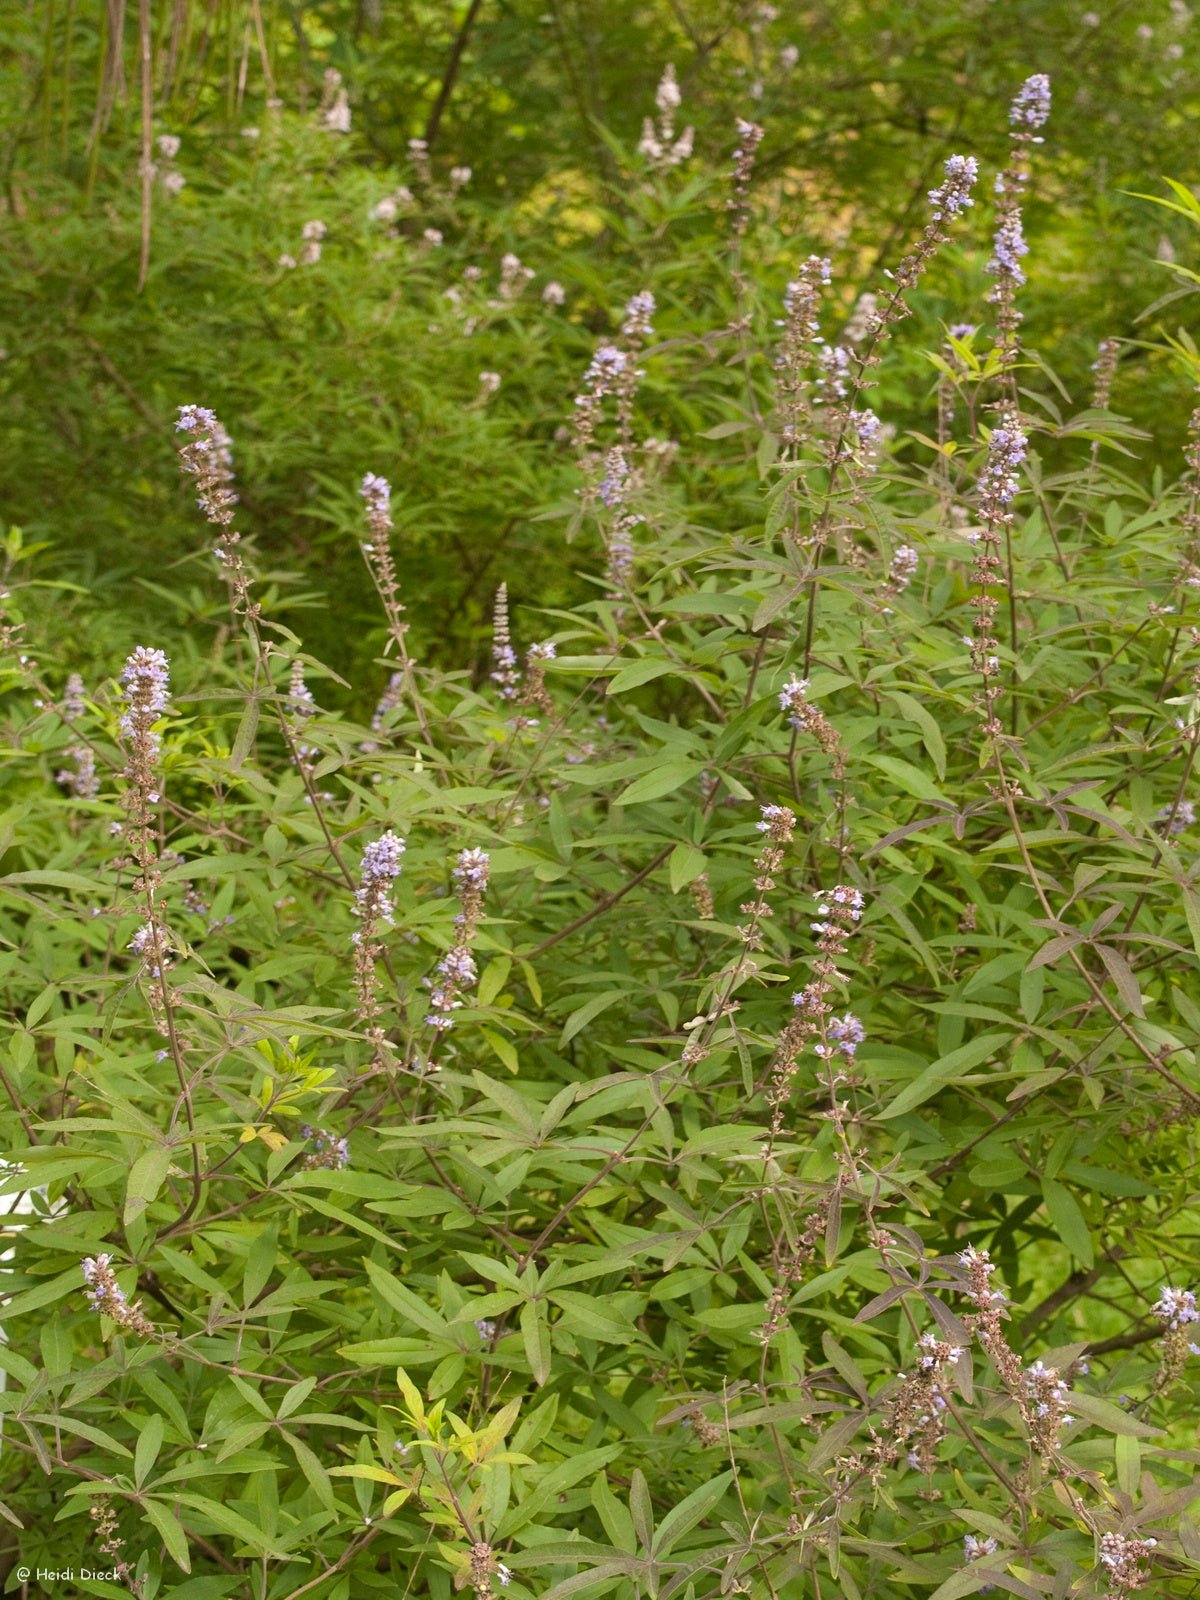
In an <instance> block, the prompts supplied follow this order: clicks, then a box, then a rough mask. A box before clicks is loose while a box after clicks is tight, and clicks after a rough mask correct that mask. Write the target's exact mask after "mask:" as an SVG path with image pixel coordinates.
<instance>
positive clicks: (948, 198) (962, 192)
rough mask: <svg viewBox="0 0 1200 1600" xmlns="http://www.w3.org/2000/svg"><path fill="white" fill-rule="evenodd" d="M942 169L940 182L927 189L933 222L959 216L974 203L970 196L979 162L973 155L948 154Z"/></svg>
mask: <svg viewBox="0 0 1200 1600" xmlns="http://www.w3.org/2000/svg"><path fill="white" fill-rule="evenodd" d="M944 171H945V177H944V178H943V180H942V182H941V183H940V184H939V185H938V187H937V188H936V189H930V191H929V203H930V205H931V206H932V207H933V220H934V221H935V222H941V221H942V220H943V219H944V218H952V217H957V216H960V215H961V214H962V212H964V211H965V210H966V209H967V207H968V206H970V205H974V204H975V202H974V200H972V198H971V190H972V189H973V188H974V186H975V180H976V179H977V178H978V176H979V163H978V161H976V159H975V157H974V156H948V157H947V158H946V165H945V168H944Z"/></svg>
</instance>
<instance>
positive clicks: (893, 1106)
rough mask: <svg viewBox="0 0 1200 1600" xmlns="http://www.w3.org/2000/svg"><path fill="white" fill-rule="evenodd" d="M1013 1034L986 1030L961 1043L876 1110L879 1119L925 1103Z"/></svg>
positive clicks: (901, 1113) (896, 1114) (1006, 1041)
mask: <svg viewBox="0 0 1200 1600" xmlns="http://www.w3.org/2000/svg"><path fill="white" fill-rule="evenodd" d="M1009 1037H1010V1035H1009V1034H1007V1033H985V1034H981V1035H980V1037H979V1038H978V1039H972V1040H971V1041H970V1042H969V1043H968V1044H964V1045H960V1046H959V1048H958V1049H957V1050H951V1052H950V1054H949V1055H945V1056H942V1057H941V1059H940V1060H938V1061H935V1062H933V1063H932V1064H931V1065H930V1066H928V1067H926V1068H925V1070H924V1072H922V1073H920V1074H919V1075H918V1076H917V1077H916V1078H914V1079H913V1081H912V1083H910V1084H908V1085H907V1086H906V1087H905V1088H903V1089H901V1091H900V1093H899V1094H898V1095H897V1096H896V1098H895V1099H894V1100H892V1101H891V1102H890V1103H889V1104H888V1105H886V1106H884V1108H883V1110H882V1111H879V1112H877V1113H876V1120H877V1121H879V1122H887V1121H889V1120H890V1119H891V1118H892V1117H902V1116H903V1115H904V1114H905V1112H907V1111H913V1110H915V1109H916V1107H917V1106H919V1105H924V1103H925V1101H926V1100H929V1099H931V1098H932V1096H933V1095H935V1094H937V1093H938V1091H939V1090H941V1089H943V1088H945V1086H946V1084H947V1083H948V1082H949V1081H950V1080H951V1079H953V1078H956V1077H959V1076H960V1075H962V1074H963V1073H965V1072H969V1071H970V1069H971V1068H972V1067H976V1066H978V1065H979V1064H980V1062H982V1061H986V1060H987V1059H988V1058H989V1056H994V1055H995V1054H996V1053H997V1051H998V1050H999V1049H1000V1048H1001V1047H1002V1046H1003V1045H1005V1044H1007V1043H1008V1040H1009Z"/></svg>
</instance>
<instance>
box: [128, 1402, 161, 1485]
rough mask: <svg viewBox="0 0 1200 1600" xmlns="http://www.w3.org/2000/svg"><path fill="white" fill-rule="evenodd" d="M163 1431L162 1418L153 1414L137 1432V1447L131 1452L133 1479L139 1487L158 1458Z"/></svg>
mask: <svg viewBox="0 0 1200 1600" xmlns="http://www.w3.org/2000/svg"><path fill="white" fill-rule="evenodd" d="M165 1431H166V1429H165V1426H164V1423H163V1419H162V1418H161V1417H159V1416H154V1417H151V1418H150V1420H149V1421H148V1422H147V1423H146V1424H145V1426H144V1427H143V1428H142V1429H141V1430H140V1432H139V1433H138V1440H137V1447H136V1449H135V1450H134V1452H133V1481H134V1482H135V1483H136V1485H137V1487H138V1488H139V1489H140V1488H141V1487H142V1485H143V1484H144V1483H145V1481H146V1479H147V1477H148V1476H149V1474H150V1472H151V1471H152V1470H153V1467H154V1463H155V1462H156V1461H157V1460H158V1452H159V1451H160V1450H161V1449H162V1442H163V1434H164V1433H165Z"/></svg>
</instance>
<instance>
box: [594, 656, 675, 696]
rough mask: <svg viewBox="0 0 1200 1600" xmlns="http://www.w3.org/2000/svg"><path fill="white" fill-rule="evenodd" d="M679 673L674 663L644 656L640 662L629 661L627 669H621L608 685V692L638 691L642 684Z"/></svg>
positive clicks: (659, 657) (657, 657) (658, 657)
mask: <svg viewBox="0 0 1200 1600" xmlns="http://www.w3.org/2000/svg"><path fill="white" fill-rule="evenodd" d="M680 671H681V669H680V667H679V666H678V665H677V664H676V663H675V662H674V661H664V660H663V658H662V657H661V656H644V657H643V658H642V660H641V661H631V662H630V663H629V665H628V666H627V667H622V668H621V670H620V672H618V673H617V675H616V676H615V677H614V678H613V680H612V682H611V683H610V684H609V686H608V692H609V694H624V693H625V691H626V689H638V688H640V687H641V685H642V684H643V683H652V682H653V681H654V679H655V678H665V677H666V676H667V675H668V674H670V673H679V672H680Z"/></svg>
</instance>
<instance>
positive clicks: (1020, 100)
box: [1008, 72, 1050, 129]
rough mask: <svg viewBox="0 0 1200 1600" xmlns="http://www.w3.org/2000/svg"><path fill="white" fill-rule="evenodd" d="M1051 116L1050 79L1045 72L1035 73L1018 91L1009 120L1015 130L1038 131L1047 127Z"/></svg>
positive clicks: (1010, 109)
mask: <svg viewBox="0 0 1200 1600" xmlns="http://www.w3.org/2000/svg"><path fill="white" fill-rule="evenodd" d="M1049 115H1050V79H1049V78H1048V77H1047V76H1046V74H1045V73H1044V72H1035V73H1034V74H1033V76H1032V77H1031V78H1026V79H1025V82H1024V83H1023V84H1022V85H1021V87H1020V88H1019V89H1018V90H1017V93H1016V97H1015V99H1014V100H1013V103H1012V106H1011V107H1010V108H1009V113H1008V120H1009V121H1010V122H1011V123H1012V125H1013V127H1014V128H1029V129H1037V128H1042V127H1045V124H1046V118H1047V117H1048V116H1049Z"/></svg>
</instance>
